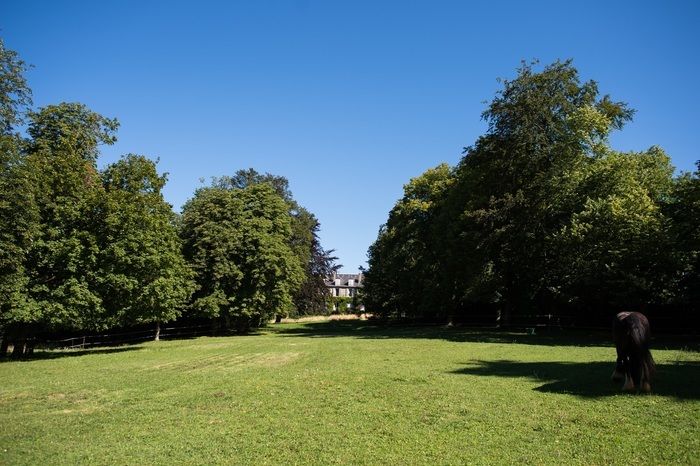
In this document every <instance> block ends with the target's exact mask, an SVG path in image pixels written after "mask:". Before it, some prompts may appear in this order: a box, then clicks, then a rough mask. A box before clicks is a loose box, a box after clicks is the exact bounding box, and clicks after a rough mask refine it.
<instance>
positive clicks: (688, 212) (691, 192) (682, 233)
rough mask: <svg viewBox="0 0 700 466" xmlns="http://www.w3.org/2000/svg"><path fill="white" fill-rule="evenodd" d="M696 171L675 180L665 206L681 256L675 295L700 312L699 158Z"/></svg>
mask: <svg viewBox="0 0 700 466" xmlns="http://www.w3.org/2000/svg"><path fill="white" fill-rule="evenodd" d="M696 167H697V168H696V170H695V172H694V173H692V174H691V173H684V174H682V175H681V176H679V177H678V179H676V180H675V183H674V186H673V189H672V193H671V195H670V196H669V199H668V202H667V203H666V205H665V206H664V210H665V213H666V215H667V216H668V217H669V218H671V219H672V221H673V222H672V227H671V234H672V237H673V243H674V245H675V252H676V255H677V257H678V261H679V267H678V269H677V272H678V276H677V289H676V295H675V299H676V301H679V302H681V303H684V304H690V305H691V307H693V308H694V311H695V313H696V315H698V314H700V160H699V161H698V162H697V163H696Z"/></svg>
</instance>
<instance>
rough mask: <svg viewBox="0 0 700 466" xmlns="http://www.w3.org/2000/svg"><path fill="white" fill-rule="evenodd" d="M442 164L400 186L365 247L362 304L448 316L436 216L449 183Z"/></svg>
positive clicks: (390, 311)
mask: <svg viewBox="0 0 700 466" xmlns="http://www.w3.org/2000/svg"><path fill="white" fill-rule="evenodd" d="M452 181H453V180H452V173H451V170H450V168H449V167H448V166H447V165H446V164H442V165H439V166H437V167H435V168H433V169H430V170H427V171H426V172H425V173H423V174H422V175H421V176H419V177H417V178H413V179H411V180H410V181H409V182H408V184H406V185H405V186H404V196H403V198H402V199H400V200H399V201H398V202H397V203H396V205H395V206H394V208H393V209H392V210H391V212H390V213H389V220H388V221H387V224H386V225H385V226H384V227H383V228H382V229H381V230H380V233H379V237H378V239H377V241H376V242H375V243H374V244H373V245H372V246H371V247H370V249H369V254H368V256H369V262H368V263H369V270H368V272H367V273H366V278H365V301H366V302H365V304H366V305H367V306H368V308H369V309H370V310H372V312H375V313H377V314H381V315H384V316H385V317H394V318H395V317H398V316H401V315H403V316H407V317H411V318H418V319H430V320H434V319H446V318H448V311H447V310H446V309H445V308H444V307H443V306H441V301H442V299H441V294H442V293H443V291H444V289H443V286H442V281H441V278H442V276H441V273H440V269H441V260H440V259H441V258H440V248H439V247H437V245H436V244H435V237H436V230H435V221H436V217H437V214H438V212H439V211H440V204H441V202H442V201H443V198H444V194H445V192H446V191H447V190H448V189H449V188H450V185H451V184H452Z"/></svg>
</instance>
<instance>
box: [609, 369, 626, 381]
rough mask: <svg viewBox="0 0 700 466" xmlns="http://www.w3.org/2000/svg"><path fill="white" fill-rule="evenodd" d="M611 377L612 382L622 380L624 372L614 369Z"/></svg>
mask: <svg viewBox="0 0 700 466" xmlns="http://www.w3.org/2000/svg"><path fill="white" fill-rule="evenodd" d="M611 379H612V381H613V382H622V381H623V380H624V379H625V374H623V373H622V372H620V371H618V370H614V371H613V373H612V377H611Z"/></svg>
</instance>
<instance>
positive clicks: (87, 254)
mask: <svg viewBox="0 0 700 466" xmlns="http://www.w3.org/2000/svg"><path fill="white" fill-rule="evenodd" d="M63 116H65V119H64V118H62V117H63ZM29 118H30V124H29V128H28V133H29V134H30V135H31V136H32V139H31V140H30V142H29V144H28V151H27V155H26V163H27V165H28V167H29V169H30V170H31V172H32V173H34V174H35V180H34V196H35V199H36V203H37V206H38V210H39V224H40V230H39V234H38V235H37V237H36V238H35V240H34V241H33V243H32V245H31V247H30V248H29V249H28V253H27V264H28V265H31V270H30V273H29V275H30V283H29V286H28V290H29V295H30V298H31V299H32V301H33V302H34V303H35V306H36V307H37V308H38V309H40V310H41V311H40V314H41V315H40V318H39V321H40V322H41V323H42V324H44V325H46V326H48V327H49V328H73V329H98V328H104V327H106V326H107V325H108V322H107V321H105V320H104V318H105V314H104V307H103V306H102V299H101V297H100V294H99V293H98V291H97V289H96V286H97V283H98V275H99V274H98V270H97V266H98V261H99V244H98V240H97V233H98V231H97V229H98V226H99V224H100V220H101V214H102V212H101V211H100V210H99V208H98V207H99V205H100V199H101V197H102V196H103V192H104V190H103V188H102V184H101V180H100V177H99V173H98V171H97V168H96V166H95V159H96V155H95V154H96V153H97V151H98V145H99V144H100V143H104V144H111V143H113V142H114V135H113V133H114V129H115V128H116V122H115V121H114V120H108V119H105V118H103V117H101V116H99V115H97V114H95V113H94V112H92V111H90V110H89V109H87V108H86V107H85V106H83V105H81V104H60V105H56V106H49V107H46V108H44V109H41V110H40V111H38V112H33V113H31V114H30V116H29ZM83 122H89V123H88V124H87V125H86V126H83V125H82V123H83ZM94 122H98V123H96V124H93V123H94ZM99 122H102V123H99ZM49 127H53V128H61V135H60V136H57V135H56V132H54V131H44V129H45V128H49ZM75 141H81V142H80V143H79V144H78V143H75Z"/></svg>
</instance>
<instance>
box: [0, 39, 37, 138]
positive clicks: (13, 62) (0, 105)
mask: <svg viewBox="0 0 700 466" xmlns="http://www.w3.org/2000/svg"><path fill="white" fill-rule="evenodd" d="M27 68H28V65H27V64H26V63H25V62H24V61H22V60H20V58H19V56H18V55H17V52H15V51H14V50H9V49H7V48H6V47H5V42H4V41H3V40H2V39H0V134H2V135H8V134H11V133H12V132H13V131H14V128H15V127H16V126H17V125H19V124H21V123H23V122H24V118H23V117H24V109H25V108H27V107H29V106H31V105H32V91H31V89H30V88H29V86H28V84H27V80H26V78H25V77H24V73H25V72H26V71H27Z"/></svg>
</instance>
